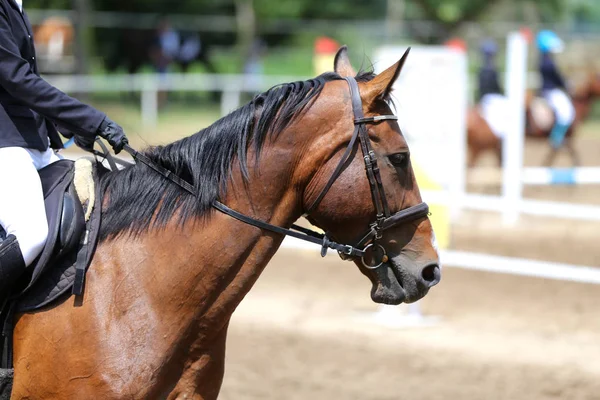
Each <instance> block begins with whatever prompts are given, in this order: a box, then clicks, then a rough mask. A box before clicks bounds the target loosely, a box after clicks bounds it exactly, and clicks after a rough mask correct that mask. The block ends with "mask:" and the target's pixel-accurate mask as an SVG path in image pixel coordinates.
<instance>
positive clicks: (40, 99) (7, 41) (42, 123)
mask: <svg viewBox="0 0 600 400" xmlns="http://www.w3.org/2000/svg"><path fill="white" fill-rule="evenodd" d="M105 117H106V115H105V114H104V113H102V112H100V111H98V110H96V109H94V108H92V107H90V106H88V105H85V104H83V103H81V102H79V101H77V100H75V99H74V98H72V97H69V96H67V95H66V94H65V93H63V92H61V91H60V90H58V89H56V88H55V87H54V86H52V85H50V84H49V83H47V82H46V81H45V80H43V79H42V78H40V76H39V73H38V68H37V63H36V59H35V48H34V45H33V33H32V29H31V25H30V23H29V20H28V18H27V15H26V14H25V12H21V11H20V10H19V6H18V5H17V3H16V2H15V1H14V0H0V147H12V146H16V147H25V148H31V149H36V150H40V151H44V150H46V149H47V148H48V142H50V144H51V146H52V147H53V148H61V147H62V141H61V140H60V137H59V135H58V131H57V128H58V129H60V130H61V132H63V133H68V134H78V135H82V136H91V135H95V134H96V131H97V130H98V127H99V126H100V124H101V123H102V121H103V120H104V118H105Z"/></svg>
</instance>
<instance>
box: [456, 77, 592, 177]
mask: <svg viewBox="0 0 600 400" xmlns="http://www.w3.org/2000/svg"><path fill="white" fill-rule="evenodd" d="M598 97H600V74H597V73H589V74H588V77H587V79H586V81H585V83H584V84H583V85H581V86H580V87H578V88H576V89H575V90H574V91H573V93H572V94H571V99H572V101H573V106H574V107H575V120H574V121H573V124H572V125H571V127H570V128H569V130H568V132H567V135H566V138H565V141H564V143H563V147H564V148H565V149H566V150H567V151H568V152H569V155H570V157H571V162H572V163H573V166H577V165H579V164H580V160H579V155H578V154H577V151H576V150H575V148H574V147H573V142H572V140H573V137H574V136H575V132H576V130H577V128H578V126H579V124H580V123H581V122H583V121H584V120H585V119H586V118H587V117H588V116H589V113H590V110H591V107H592V105H593V104H594V102H595V101H596V99H597V98H598ZM535 98H536V94H535V93H534V92H533V91H531V90H528V91H527V93H526V96H525V135H526V136H527V137H530V138H532V139H544V140H547V139H548V138H549V136H550V131H551V130H552V126H553V125H554V116H553V115H551V116H550V121H548V123H547V126H545V127H541V126H539V124H538V123H537V122H536V120H535V119H534V117H533V111H532V107H533V103H534V99H535ZM547 107H549V106H547ZM549 112H550V113H552V110H551V109H549ZM467 145H468V148H469V159H468V166H469V167H473V166H475V164H476V162H477V160H478V159H479V157H480V156H481V154H482V153H483V152H485V151H493V152H494V153H495V154H496V157H497V159H498V164H499V165H501V164H502V141H501V139H500V138H498V137H497V136H496V135H495V134H494V133H493V132H492V130H491V129H490V127H489V126H488V124H487V122H486V121H485V119H484V118H483V117H482V115H481V113H480V110H479V106H478V105H475V106H472V107H470V108H469V109H468V110H467ZM558 151H559V149H555V148H553V147H552V146H550V152H549V153H548V155H547V156H546V158H545V159H544V161H543V164H544V165H545V166H551V165H552V164H553V162H554V160H555V158H556V155H557V154H558Z"/></svg>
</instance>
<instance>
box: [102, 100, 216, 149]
mask: <svg viewBox="0 0 600 400" xmlns="http://www.w3.org/2000/svg"><path fill="white" fill-rule="evenodd" d="M91 104H92V105H94V106H95V107H97V108H98V109H99V110H102V111H103V112H105V113H106V114H107V115H108V116H109V117H110V118H111V119H113V120H114V121H115V122H117V123H118V124H120V125H121V126H123V128H124V129H125V132H126V133H127V136H128V138H129V140H130V142H131V144H132V146H134V147H135V148H144V147H146V146H149V145H161V144H167V143H170V142H174V141H176V140H178V139H181V138H183V137H186V136H190V135H192V134H194V133H196V132H198V131H199V130H200V129H202V128H205V127H207V126H208V125H210V124H212V123H213V122H215V121H216V120H217V119H218V118H219V117H220V115H219V108H218V106H215V105H213V104H206V103H203V102H201V103H199V104H194V103H193V102H185V103H184V102H172V103H171V104H169V105H168V106H167V107H166V108H165V109H164V110H162V111H161V112H160V114H159V118H158V124H157V126H155V127H150V126H145V125H143V123H142V117H141V113H140V109H139V106H138V105H137V104H134V103H130V102H115V101H105V100H104V101H102V100H97V99H95V100H92V101H91Z"/></svg>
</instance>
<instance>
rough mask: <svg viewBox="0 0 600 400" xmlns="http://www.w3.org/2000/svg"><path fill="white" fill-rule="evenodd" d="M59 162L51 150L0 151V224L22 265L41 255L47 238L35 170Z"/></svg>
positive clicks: (21, 149)
mask: <svg viewBox="0 0 600 400" xmlns="http://www.w3.org/2000/svg"><path fill="white" fill-rule="evenodd" d="M58 160H60V157H59V156H58V155H57V154H56V153H55V152H54V151H53V150H52V149H48V150H46V151H45V152H41V151H38V150H31V149H25V148H22V147H4V148H0V225H1V226H2V228H4V230H5V231H6V233H7V234H8V235H10V234H13V235H15V236H16V237H17V240H18V241H19V247H20V248H21V253H23V258H24V259H25V264H26V265H30V264H31V263H32V262H33V260H35V258H36V257H37V256H38V255H39V254H40V253H41V251H42V249H43V248H44V244H45V243H46V239H47V238H48V222H47V221H46V208H45V205H44V195H43V193H42V183H41V181H40V177H39V175H38V173H37V170H38V169H42V168H44V167H45V166H47V165H49V164H52V163H53V162H55V161H58Z"/></svg>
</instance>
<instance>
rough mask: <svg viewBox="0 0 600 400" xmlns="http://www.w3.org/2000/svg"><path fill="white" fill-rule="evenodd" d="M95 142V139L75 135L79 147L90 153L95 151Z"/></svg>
mask: <svg viewBox="0 0 600 400" xmlns="http://www.w3.org/2000/svg"><path fill="white" fill-rule="evenodd" d="M95 141H96V140H95V139H94V138H93V137H88V136H79V135H75V144H76V145H77V147H79V148H80V149H82V150H85V151H87V152H90V153H91V152H92V150H94V142H95Z"/></svg>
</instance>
